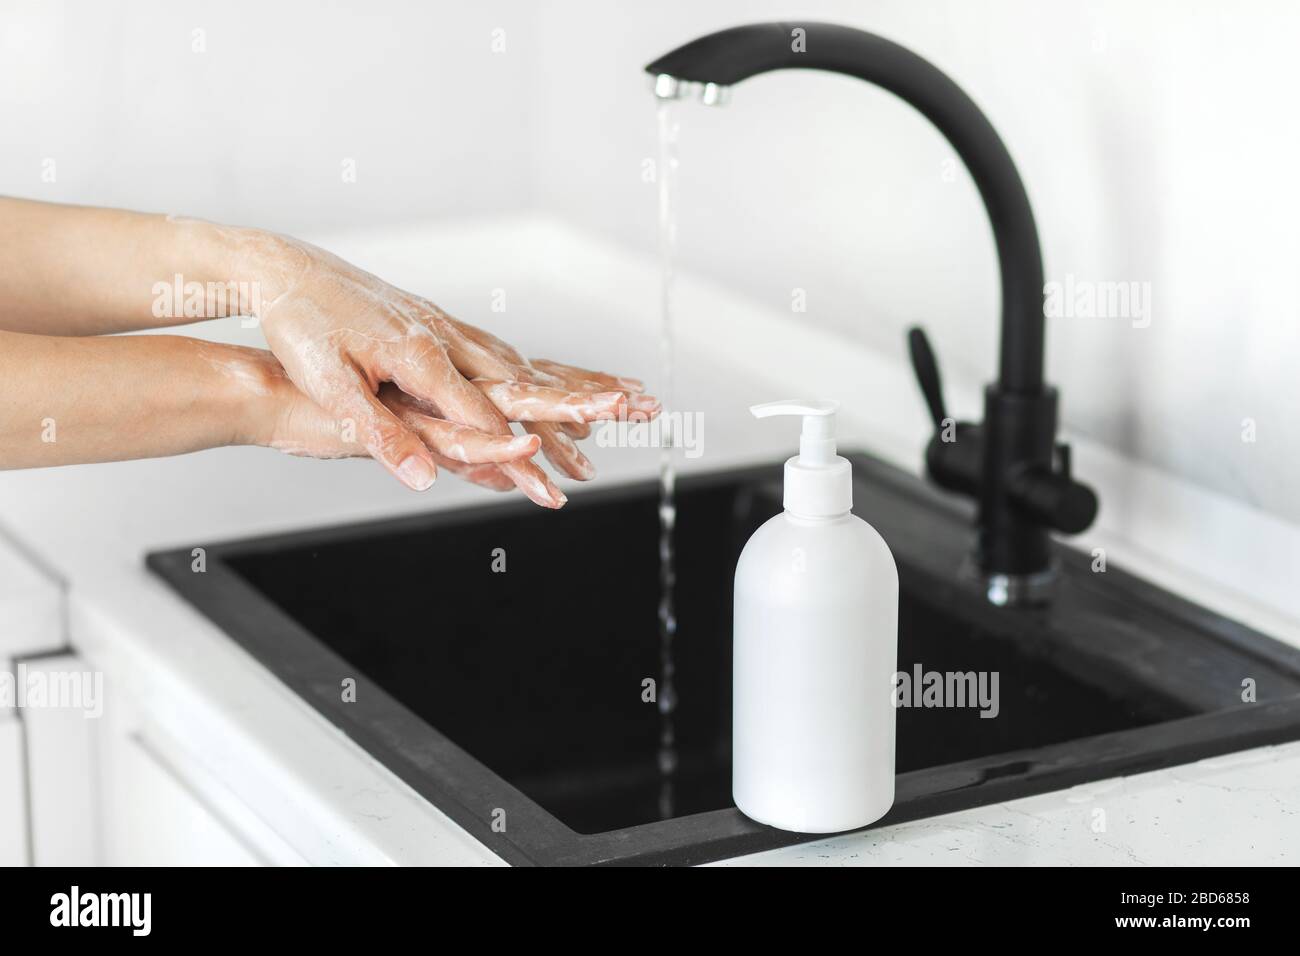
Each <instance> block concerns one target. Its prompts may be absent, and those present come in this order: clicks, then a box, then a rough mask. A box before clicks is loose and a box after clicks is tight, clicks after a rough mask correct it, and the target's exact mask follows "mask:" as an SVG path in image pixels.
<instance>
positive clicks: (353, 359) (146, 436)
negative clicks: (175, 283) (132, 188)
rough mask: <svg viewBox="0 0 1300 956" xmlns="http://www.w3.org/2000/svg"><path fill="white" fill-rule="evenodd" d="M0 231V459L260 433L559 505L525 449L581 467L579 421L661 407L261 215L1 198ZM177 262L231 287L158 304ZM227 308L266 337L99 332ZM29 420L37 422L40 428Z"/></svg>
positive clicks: (270, 441)
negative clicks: (241, 222) (239, 218)
mask: <svg viewBox="0 0 1300 956" xmlns="http://www.w3.org/2000/svg"><path fill="white" fill-rule="evenodd" d="M0 245H3V246H4V248H5V249H6V250H7V251H8V253H9V254H8V255H7V256H6V257H3V258H0V380H4V381H5V382H6V383H8V384H7V387H6V396H5V397H6V403H7V405H8V407H9V409H10V411H11V412H12V414H9V415H6V416H5V417H4V418H3V419H0V468H22V467H33V466H40V465H58V464H71V463H77V462H88V461H107V460H119V459H125V458H142V457H153V456H157V455H168V454H179V453H182V452H188V451H195V450H198V449H200V448H208V447H213V446H217V445H231V444H258V445H265V446H268V447H273V448H278V449H281V450H282V451H286V452H289V453H292V454H300V455H309V456H313V457H320V458H337V457H347V456H361V455H368V456H370V457H373V458H375V459H376V460H377V461H379V462H380V463H381V464H382V465H383V466H384V467H385V468H386V469H388V470H389V471H390V472H391V473H392V474H393V475H394V476H396V477H397V478H398V479H399V480H400V481H402V482H403V483H405V484H406V485H407V486H409V487H411V488H413V489H415V490H418V491H423V490H425V489H426V488H428V487H429V486H430V485H432V484H433V481H434V479H435V477H436V474H437V470H438V468H439V467H440V466H441V467H443V468H446V469H447V470H449V471H452V472H455V473H457V474H459V475H460V476H461V477H464V478H466V479H468V480H470V481H473V482H476V483H478V484H482V485H485V486H487V487H490V488H496V489H499V490H509V489H512V488H519V489H520V490H521V491H523V493H524V494H525V495H527V496H528V497H529V498H530V499H531V500H532V501H534V502H536V503H537V504H539V505H542V506H544V507H548V508H559V507H561V506H562V505H563V504H564V502H565V500H566V499H565V496H564V494H563V492H561V491H560V489H559V488H558V487H556V485H555V483H554V482H553V481H552V480H551V479H550V478H549V477H548V476H547V475H546V473H545V472H543V471H542V470H541V468H539V467H538V466H537V465H536V464H535V463H534V462H533V461H532V460H531V459H532V458H533V456H534V455H536V454H537V452H538V451H541V452H542V453H543V454H544V455H545V456H546V458H547V459H548V460H549V461H550V462H551V464H552V465H553V466H554V467H555V468H556V469H557V470H558V471H560V472H561V473H563V474H565V475H568V476H569V477H571V478H577V479H582V480H585V479H589V478H591V477H593V476H594V474H595V471H594V469H593V468H592V465H591V462H590V461H589V460H588V459H587V458H586V456H585V455H583V454H582V452H581V451H579V450H578V447H577V445H576V443H575V439H582V438H585V437H587V436H588V435H589V434H590V424H589V423H591V422H594V421H601V420H607V419H622V418H631V419H632V420H636V419H637V418H643V419H649V418H653V417H654V416H655V415H657V414H658V412H659V409H660V406H659V403H658V401H656V400H655V399H654V398H652V397H651V396H648V395H646V394H645V392H644V388H643V386H642V384H641V383H640V382H639V381H637V380H635V379H631V378H626V377H622V376H618V375H610V374H607V373H603V372H594V371H590V370H588V369H583V368H578V367H576V366H572V365H567V364H564V363H560V362H554V361H546V360H530V359H527V358H525V357H524V356H523V355H522V354H520V353H519V352H518V350H516V349H515V348H514V347H512V346H511V345H509V344H508V343H506V342H504V341H502V340H501V339H499V338H497V337H496V336H494V335H492V334H491V333H489V332H486V331H484V330H482V329H478V328H475V327H474V326H472V325H468V324H467V323H464V322H461V321H459V320H457V319H455V318H453V317H452V316H450V315H448V314H447V313H446V312H444V311H443V310H442V309H440V308H438V307H437V306H436V305H434V304H433V303H432V302H430V301H428V300H427V299H424V298H422V297H420V296H417V295H414V294H412V293H409V292H405V291H403V290H401V289H398V288H396V287H394V286H391V285H389V284H388V283H386V282H384V281H383V280H382V279H380V278H378V277H377V276H374V275H372V274H370V273H368V272H365V271H364V270H362V269H359V268H357V267H356V266H353V265H351V264H349V263H347V262H345V261H344V260H342V259H340V258H338V257H337V256H334V255H332V254H330V253H329V252H326V251H325V250H323V249H319V248H317V247H315V246H312V245H309V244H307V243H305V242H301V241H299V240H296V239H292V238H289V237H287V236H281V235H277V234H274V233H270V232H266V231H263V230H258V229H245V228H233V227H227V226H220V225H216V224H213V223H208V222H203V221H200V220H193V219H180V218H175V217H170V216H167V217H163V216H152V215H144V214H140V213H132V212H124V211H120V210H108V209H94V208H85V207H75V206H59V205H54V204H49V203H37V202H27V201H23V200H16V199H3V198H0ZM173 275H175V276H183V277H184V279H185V285H186V288H189V287H191V286H194V285H195V283H197V284H198V285H197V287H198V288H206V289H209V290H210V289H214V288H215V289H237V290H241V292H240V293H239V294H237V295H235V296H234V297H233V300H229V299H227V297H226V296H224V295H223V296H220V297H214V296H213V295H211V294H210V293H209V294H208V295H207V296H206V297H205V301H204V305H205V308H204V309H203V310H202V315H197V316H196V315H193V314H192V313H191V310H189V309H184V310H180V309H179V304H177V306H176V307H175V308H173V309H172V310H167V309H162V310H160V309H158V308H157V299H156V295H155V292H154V290H156V288H157V287H158V285H159V280H160V279H166V280H170V279H171V278H172V277H173ZM245 288H253V289H256V290H257V294H256V295H254V296H245V295H243V293H242V290H243V289H245ZM160 313H161V314H160ZM227 315H251V316H253V317H255V318H256V319H257V320H258V321H259V322H260V324H261V326H262V329H263V331H264V333H265V335H266V340H267V343H268V344H269V345H270V348H271V351H270V352H266V351H263V350H258V349H248V348H241V347H239V346H231V345H221V344H217V343H212V342H206V341H201V340H197V339H191V338H184V337H179V336H145V337H129V338H120V337H105V333H113V332H123V331H132V330H138V329H145V328H156V327H161V326H167V325H179V324H183V323H186V322H192V321H195V320H196V319H198V318H216V317H221V316H227ZM52 383H54V384H52ZM61 383H75V384H76V386H77V387H76V388H66V387H60V384H61ZM31 421H41V422H46V423H48V424H47V425H46V426H45V427H44V430H43V431H42V432H41V433H40V434H36V433H33V432H32V430H31V429H29V428H25V427H24V426H25V425H26V424H29V423H30V422H31ZM511 422H518V423H520V424H521V425H522V427H523V430H524V432H525V434H523V435H516V434H515V433H514V432H513V431H512V429H511V426H510V423H511ZM59 430H61V431H59ZM56 436H57V437H56Z"/></svg>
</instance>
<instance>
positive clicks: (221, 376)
mask: <svg viewBox="0 0 1300 956" xmlns="http://www.w3.org/2000/svg"><path fill="white" fill-rule="evenodd" d="M198 347H199V348H200V350H201V354H202V356H203V358H204V360H205V362H206V364H207V366H208V368H210V369H211V370H212V371H213V372H214V373H215V374H214V383H215V388H216V391H217V396H218V397H217V404H219V405H220V406H222V407H223V408H224V409H225V411H224V412H222V417H223V420H224V421H225V422H226V423H227V427H226V435H225V439H226V444H228V445H261V446H271V445H273V444H274V443H275V440H276V435H277V432H278V430H279V428H280V422H281V420H282V419H283V417H284V413H285V409H286V408H288V407H289V405H290V404H291V403H292V401H293V400H294V399H295V398H296V396H297V389H296V388H295V387H294V385H293V383H292V382H290V381H289V378H288V376H286V375H285V373H284V369H283V368H281V367H280V363H279V362H278V361H276V359H275V356H273V355H272V354H271V353H270V352H267V351H265V350H264V349H253V348H245V347H243V346H238V345H218V344H215V343H211V342H202V343H199V346H198Z"/></svg>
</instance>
